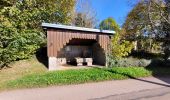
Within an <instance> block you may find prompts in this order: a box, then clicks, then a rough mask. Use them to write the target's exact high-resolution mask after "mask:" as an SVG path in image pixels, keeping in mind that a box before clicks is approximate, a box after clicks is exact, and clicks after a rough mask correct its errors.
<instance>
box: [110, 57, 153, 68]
mask: <svg viewBox="0 0 170 100" xmlns="http://www.w3.org/2000/svg"><path fill="white" fill-rule="evenodd" d="M150 64H151V60H146V59H135V58H122V59H116V60H111V61H110V67H112V66H114V67H129V66H135V67H147V66H149V65H150Z"/></svg>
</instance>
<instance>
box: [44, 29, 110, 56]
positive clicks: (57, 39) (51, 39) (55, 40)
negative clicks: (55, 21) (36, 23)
mask: <svg viewBox="0 0 170 100" xmlns="http://www.w3.org/2000/svg"><path fill="white" fill-rule="evenodd" d="M73 38H74V39H92V40H96V41H97V42H98V43H99V44H100V46H101V48H102V49H104V51H106V50H107V49H108V45H109V42H110V38H109V35H107V34H100V33H92V32H79V31H67V30H55V29H48V30H47V40H48V41H47V46H48V47H47V48H48V50H47V51H48V56H49V57H57V55H58V52H59V51H60V50H61V49H62V48H63V47H64V46H65V45H66V44H67V43H69V41H70V40H72V39H73Z"/></svg>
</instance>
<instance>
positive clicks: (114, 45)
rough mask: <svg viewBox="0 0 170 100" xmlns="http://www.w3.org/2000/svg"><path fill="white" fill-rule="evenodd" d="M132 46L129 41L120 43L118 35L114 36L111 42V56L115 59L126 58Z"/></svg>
mask: <svg viewBox="0 0 170 100" xmlns="http://www.w3.org/2000/svg"><path fill="white" fill-rule="evenodd" d="M132 48H133V46H132V44H131V43H130V42H129V41H125V40H122V41H120V36H119V34H115V35H114V37H113V38H112V41H111V54H112V56H113V57H114V58H115V59H119V58H121V57H125V56H127V55H128V54H129V53H130V52H131V50H132Z"/></svg>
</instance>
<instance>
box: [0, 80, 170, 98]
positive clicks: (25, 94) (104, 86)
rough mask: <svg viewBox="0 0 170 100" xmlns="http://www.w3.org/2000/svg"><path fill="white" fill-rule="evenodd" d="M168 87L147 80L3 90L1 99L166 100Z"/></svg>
mask: <svg viewBox="0 0 170 100" xmlns="http://www.w3.org/2000/svg"><path fill="white" fill-rule="evenodd" d="M169 87H170V77H159V78H158V77H157V78H155V77H148V78H139V79H128V80H112V81H105V82H98V83H86V84H79V85H67V86H53V87H46V88H33V89H19V90H12V91H4V92H1V93H0V100H169V99H167V98H170V88H169Z"/></svg>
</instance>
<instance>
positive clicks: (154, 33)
mask: <svg viewBox="0 0 170 100" xmlns="http://www.w3.org/2000/svg"><path fill="white" fill-rule="evenodd" d="M168 2H169V0H140V1H139V2H138V3H137V4H136V5H135V7H134V8H133V10H132V11H131V12H130V13H129V14H128V16H127V19H126V22H125V24H124V26H123V28H125V30H126V32H127V33H128V34H127V35H126V36H127V38H129V37H130V39H132V40H137V41H138V42H139V41H142V42H144V41H145V42H147V41H149V46H146V47H149V51H150V52H151V51H152V49H153V46H154V45H155V44H157V43H158V42H160V43H159V44H158V45H160V44H161V43H164V45H162V48H164V50H165V51H167V50H169V47H170V46H169V41H167V40H169V39H168V38H169V37H168V36H169V35H168V34H169V29H170V20H169V19H168V16H169V13H168V11H169V10H168V9H169V7H168ZM146 39H147V41H146ZM140 44H141V43H140ZM160 46H161V45H160ZM156 47H157V46H156ZM166 55H167V54H166Z"/></svg>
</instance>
